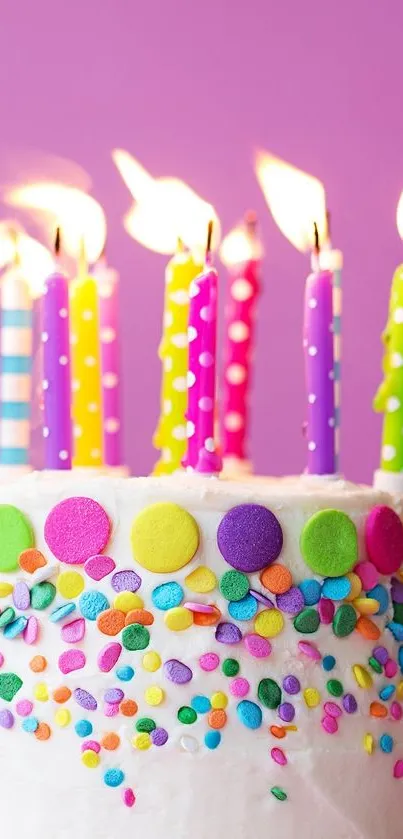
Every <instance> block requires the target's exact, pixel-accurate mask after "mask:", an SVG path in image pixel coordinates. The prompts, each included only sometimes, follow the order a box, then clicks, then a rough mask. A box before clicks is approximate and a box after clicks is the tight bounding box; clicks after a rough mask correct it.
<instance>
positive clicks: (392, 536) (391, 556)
mask: <svg viewBox="0 0 403 839" xmlns="http://www.w3.org/2000/svg"><path fill="white" fill-rule="evenodd" d="M365 542H366V547H367V551H368V556H369V558H370V559H371V560H372V562H373V564H374V565H375V568H377V569H378V571H380V573H381V574H393V573H394V572H395V571H397V569H398V568H400V566H401V564H402V562H403V525H402V523H401V521H400V519H399V516H398V515H397V513H395V511H394V510H392V508H391V507H386V506H384V505H379V506H377V507H374V508H373V509H372V510H371V512H370V513H369V516H368V518H367V520H366V522H365Z"/></svg>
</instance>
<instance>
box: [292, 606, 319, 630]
mask: <svg viewBox="0 0 403 839" xmlns="http://www.w3.org/2000/svg"><path fill="white" fill-rule="evenodd" d="M319 624H320V617H319V615H318V613H317V611H316V609H303V610H302V612H300V613H299V615H297V617H296V618H294V627H295V629H296V630H297V632H302V633H303V634H305V635H311V634H312V633H313V632H316V630H317V629H318V627H319Z"/></svg>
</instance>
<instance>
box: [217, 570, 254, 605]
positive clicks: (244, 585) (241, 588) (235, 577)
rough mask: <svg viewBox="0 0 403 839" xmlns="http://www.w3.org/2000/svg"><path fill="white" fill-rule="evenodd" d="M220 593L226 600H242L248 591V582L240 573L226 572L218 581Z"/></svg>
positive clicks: (244, 575)
mask: <svg viewBox="0 0 403 839" xmlns="http://www.w3.org/2000/svg"><path fill="white" fill-rule="evenodd" d="M220 591H221V594H222V595H223V597H225V599H226V600H235V601H237V600H242V598H243V597H246V595H247V593H248V591H249V580H248V578H247V576H246V574H242V571H226V572H225V574H223V576H222V577H221V580H220Z"/></svg>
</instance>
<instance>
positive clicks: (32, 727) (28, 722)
mask: <svg viewBox="0 0 403 839" xmlns="http://www.w3.org/2000/svg"><path fill="white" fill-rule="evenodd" d="M38 725H39V720H37V719H36V717H25V720H23V721H22V728H23V729H24V731H28V732H29V734H32V732H33V731H36V729H37V728H38Z"/></svg>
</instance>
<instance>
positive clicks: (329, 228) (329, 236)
mask: <svg viewBox="0 0 403 839" xmlns="http://www.w3.org/2000/svg"><path fill="white" fill-rule="evenodd" d="M326 243H327V246H328V248H329V249H331V247H332V215H331V212H330V210H326Z"/></svg>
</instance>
